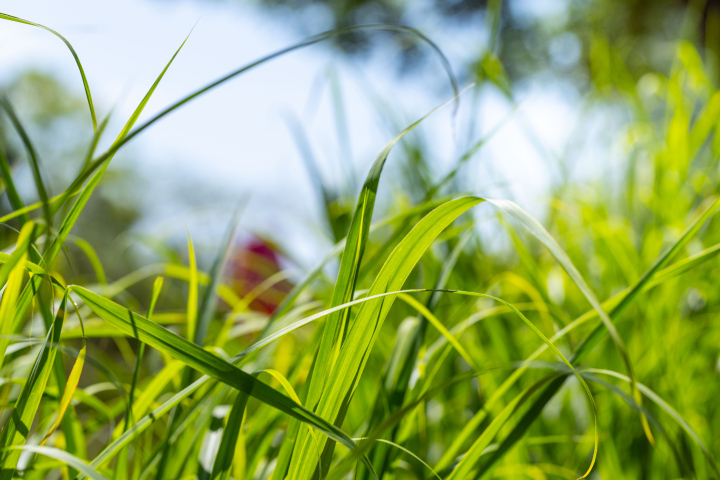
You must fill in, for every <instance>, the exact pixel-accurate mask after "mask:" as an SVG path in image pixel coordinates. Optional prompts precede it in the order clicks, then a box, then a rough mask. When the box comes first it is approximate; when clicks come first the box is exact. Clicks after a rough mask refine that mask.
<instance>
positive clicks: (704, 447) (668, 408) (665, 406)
mask: <svg viewBox="0 0 720 480" xmlns="http://www.w3.org/2000/svg"><path fill="white" fill-rule="evenodd" d="M585 372H587V373H590V374H597V375H607V376H610V377H615V378H618V379H620V380H622V381H623V382H627V383H630V378H628V377H627V376H625V375H623V374H621V373H618V372H615V371H613V370H606V369H601V368H584V369H582V370H581V373H585ZM638 388H639V389H640V391H641V392H642V393H643V394H644V395H645V396H646V397H648V398H649V399H650V400H652V401H653V402H654V403H655V404H657V405H658V406H659V407H660V408H662V409H663V411H664V412H665V413H667V414H668V415H669V416H670V417H671V418H672V419H673V420H675V422H676V423H677V424H678V425H679V426H680V427H681V428H682V429H683V430H685V433H687V434H688V435H689V436H690V437H691V438H692V439H693V441H694V442H695V444H696V445H697V446H698V447H699V448H700V450H701V451H702V453H703V455H704V456H705V458H706V459H707V461H708V463H709V464H710V466H711V467H712V469H713V472H714V473H715V476H716V477H718V478H720V468H718V465H717V463H716V462H715V459H714V458H713V456H712V453H710V450H709V449H708V447H707V445H706V444H705V442H703V440H702V438H700V435H698V434H697V432H695V430H693V428H692V427H691V426H690V424H689V423H688V422H687V420H685V419H684V418H683V417H682V415H680V414H679V413H678V411H677V410H675V409H674V408H673V407H672V406H670V405H669V404H668V403H667V402H666V401H665V400H663V399H662V397H661V396H660V395H658V394H657V393H655V392H654V391H653V390H651V389H650V388H648V387H647V386H645V385H643V384H642V383H639V384H638Z"/></svg>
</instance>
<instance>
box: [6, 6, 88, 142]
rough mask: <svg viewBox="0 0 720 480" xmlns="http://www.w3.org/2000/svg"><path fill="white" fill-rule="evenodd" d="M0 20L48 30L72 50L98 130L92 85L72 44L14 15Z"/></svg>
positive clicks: (52, 31) (51, 30) (56, 34)
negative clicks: (91, 92) (91, 91)
mask: <svg viewBox="0 0 720 480" xmlns="http://www.w3.org/2000/svg"><path fill="white" fill-rule="evenodd" d="M0 19H2V20H8V21H11V22H17V23H23V24H25V25H31V26H33V27H38V28H42V29H43V30H47V31H48V32H50V33H52V34H53V35H55V36H56V37H58V38H59V39H60V40H62V41H63V43H64V44H65V45H66V46H67V47H68V50H70V53H72V56H73V58H74V59H75V63H76V64H77V67H78V71H79V72H80V77H81V78H82V82H83V87H84V88H85V96H86V97H87V102H88V107H89V108H90V117H91V118H92V124H93V131H95V130H97V118H96V116H95V107H94V106H93V101H92V95H91V94H90V85H89V84H88V81H87V78H86V77H85V70H83V66H82V63H80V57H78V55H77V53H76V52H75V49H74V48H73V46H72V45H71V44H70V42H68V41H67V39H66V38H65V37H63V36H62V35H60V34H59V33H58V32H56V31H55V30H53V29H52V28H48V27H46V26H45V25H40V24H39V23H35V22H31V21H30V20H24V19H22V18H19V17H15V16H13V15H8V14H6V13H0Z"/></svg>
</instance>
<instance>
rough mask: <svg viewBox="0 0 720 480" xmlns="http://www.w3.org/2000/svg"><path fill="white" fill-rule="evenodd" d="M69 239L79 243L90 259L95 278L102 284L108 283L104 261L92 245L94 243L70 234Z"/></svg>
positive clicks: (76, 243)
mask: <svg viewBox="0 0 720 480" xmlns="http://www.w3.org/2000/svg"><path fill="white" fill-rule="evenodd" d="M68 239H69V240H70V241H71V242H73V243H74V244H75V245H77V247H78V248H79V249H80V250H82V252H83V253H84V254H85V257H87V259H88V261H89V262H90V266H91V267H92V269H93V271H94V272H95V278H97V281H98V283H99V284H100V285H107V277H106V276H105V269H103V266H102V262H100V257H98V254H97V253H96V252H95V249H94V248H93V247H92V245H90V244H89V243H88V242H86V241H85V240H83V239H82V238H80V237H73V236H70V237H68Z"/></svg>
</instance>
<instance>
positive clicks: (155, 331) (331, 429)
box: [68, 285, 377, 478]
mask: <svg viewBox="0 0 720 480" xmlns="http://www.w3.org/2000/svg"><path fill="white" fill-rule="evenodd" d="M68 290H69V291H72V292H73V293H75V294H76V295H78V296H79V297H80V298H82V299H83V301H84V302H85V304H86V305H87V306H88V307H90V308H91V309H92V310H93V311H94V312H95V313H96V314H97V315H98V316H100V317H101V318H102V319H104V320H105V321H107V322H109V323H110V324H112V325H114V326H115V327H117V328H119V329H120V330H121V331H123V332H125V333H126V334H128V335H134V334H137V336H138V340H140V341H142V342H145V343H147V344H148V345H150V346H152V347H154V348H156V349H158V350H161V351H164V352H165V353H167V354H169V355H170V356H172V357H174V358H177V359H178V360H181V361H182V362H184V363H185V364H187V365H189V366H190V367H192V368H195V369H197V370H199V371H201V372H203V373H205V374H206V375H209V376H212V377H213V378H215V379H217V380H220V381H221V382H223V383H225V384H226V385H228V386H230V387H233V388H235V389H237V390H239V391H243V392H245V393H248V394H249V395H251V396H252V397H255V398H257V399H258V400H260V401H261V402H263V403H266V404H268V405H270V406H271V407H274V408H276V409H278V410H280V411H282V412H283V413H286V414H288V415H290V416H291V417H293V418H297V419H301V420H303V421H304V422H306V423H308V424H310V425H312V426H313V427H315V428H317V429H318V430H320V431H321V432H322V433H324V434H325V435H326V436H328V437H329V438H331V439H333V440H335V441H337V442H340V443H342V444H343V445H345V446H346V447H347V448H348V449H350V450H353V449H355V448H357V444H356V443H355V442H353V441H352V439H351V438H350V437H349V436H347V434H345V433H344V432H343V431H342V430H340V429H339V428H337V427H336V426H334V425H333V424H332V423H330V422H328V421H327V420H325V419H323V418H322V417H319V416H318V415H316V414H314V413H313V412H311V411H309V410H307V409H306V408H304V407H303V406H302V405H298V404H297V403H296V402H294V401H293V400H292V399H290V398H289V397H287V396H285V395H282V394H281V393H279V392H277V391H276V390H274V389H273V388H271V387H269V386H268V385H267V384H265V383H263V382H260V381H258V380H256V379H255V378H253V377H252V375H250V374H248V373H246V372H244V371H243V370H241V369H239V368H237V367H235V366H234V365H233V364H232V363H230V362H227V361H225V360H223V359H221V358H219V357H217V356H215V355H213V354H212V353H210V352H208V351H206V350H204V349H203V348H201V347H200V346H198V345H196V344H194V343H192V342H189V341H188V340H186V339H184V338H182V337H180V336H178V335H176V334H174V333H172V332H171V331H169V330H167V329H165V328H163V327H161V326H160V325H157V324H155V323H152V322H148V321H147V319H145V318H143V317H142V316H140V315H137V314H135V313H133V312H132V311H130V310H128V309H126V308H124V307H121V306H120V305H118V304H116V303H115V302H112V301H110V300H108V299H106V298H104V297H102V296H100V295H98V294H96V293H94V292H91V291H90V290H87V289H85V288H83V287H80V286H77V285H73V286H70V287H68ZM363 463H365V464H366V465H368V467H369V468H372V465H371V464H370V462H369V460H368V459H367V457H365V458H363ZM376 478H377V476H376Z"/></svg>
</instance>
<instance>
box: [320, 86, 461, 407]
mask: <svg viewBox="0 0 720 480" xmlns="http://www.w3.org/2000/svg"><path fill="white" fill-rule="evenodd" d="M454 99H455V98H452V99H450V100H449V101H448V102H445V103H443V104H442V105H440V106H438V107H436V108H435V109H433V110H432V111H430V112H429V113H428V114H426V115H424V116H423V117H422V118H420V119H418V120H417V121H415V122H414V123H412V124H411V125H410V126H408V127H407V128H406V129H405V130H403V131H402V132H400V133H399V134H398V135H396V136H395V138H393V139H392V140H391V141H390V142H389V143H388V144H387V145H386V146H385V148H383V150H382V152H380V155H378V157H377V159H376V160H375V163H373V165H372V168H371V169H370V172H369V173H368V176H367V178H366V180H365V184H364V185H363V187H362V190H361V191H360V196H359V198H358V203H357V206H356V208H355V213H354V215H353V219H352V223H351V224H350V230H349V231H348V234H347V237H346V243H345V249H344V250H343V255H342V260H341V262H340V269H339V271H338V278H337V281H336V282H335V287H334V289H333V297H332V301H331V305H330V306H331V307H334V306H337V305H341V304H344V303H347V302H349V301H350V300H351V299H352V296H353V292H354V291H355V284H356V280H357V276H358V271H359V270H360V263H361V261H362V256H363V252H364V250H365V246H366V244H367V242H368V236H369V234H370V224H371V221H372V215H373V210H374V208H375V198H376V196H377V189H378V184H379V182H380V176H381V174H382V171H383V167H384V166H385V161H386V160H387V158H388V155H389V154H390V151H391V150H392V148H393V147H394V146H395V144H396V143H397V142H399V141H400V140H401V139H402V137H404V136H405V135H406V134H407V133H409V132H411V131H412V130H413V129H414V128H415V127H416V126H417V125H419V124H420V123H421V122H422V121H423V120H425V119H426V118H427V117H429V116H430V115H432V114H433V113H434V112H436V111H437V110H439V109H440V108H442V107H444V106H445V105H447V104H448V103H450V102H452V101H453V100H454ZM349 318H350V309H343V310H339V311H336V312H333V313H331V314H330V315H329V317H328V320H327V322H326V324H325V330H324V332H323V337H322V340H321V342H320V349H319V350H318V354H317V359H316V362H315V371H314V372H313V376H312V378H311V380H310V389H309V396H308V399H307V404H308V406H309V407H310V408H314V407H315V405H316V404H317V401H318V400H319V398H320V395H321V393H322V392H323V391H324V388H325V382H326V381H327V380H328V374H329V373H330V372H331V371H332V369H333V367H334V365H335V361H336V359H337V357H338V355H339V353H340V347H341V346H342V341H343V340H344V338H345V336H346V334H347V328H348V321H349Z"/></svg>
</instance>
